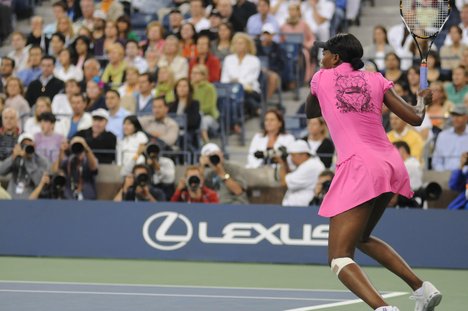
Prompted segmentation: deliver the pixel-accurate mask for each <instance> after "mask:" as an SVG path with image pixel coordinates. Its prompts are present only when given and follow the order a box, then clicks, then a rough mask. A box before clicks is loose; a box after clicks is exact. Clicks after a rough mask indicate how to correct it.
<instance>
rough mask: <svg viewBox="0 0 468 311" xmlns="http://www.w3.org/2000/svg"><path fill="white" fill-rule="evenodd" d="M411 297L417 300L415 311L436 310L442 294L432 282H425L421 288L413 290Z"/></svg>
mask: <svg viewBox="0 0 468 311" xmlns="http://www.w3.org/2000/svg"><path fill="white" fill-rule="evenodd" d="M410 299H412V300H414V301H415V302H416V306H415V307H414V311H434V308H435V306H437V305H438V304H439V303H440V301H441V300H442V294H441V293H440V292H439V290H438V289H437V288H435V286H434V285H432V283H431V282H424V283H423V285H422V286H421V288H418V289H417V290H415V291H414V292H413V296H411V297H410Z"/></svg>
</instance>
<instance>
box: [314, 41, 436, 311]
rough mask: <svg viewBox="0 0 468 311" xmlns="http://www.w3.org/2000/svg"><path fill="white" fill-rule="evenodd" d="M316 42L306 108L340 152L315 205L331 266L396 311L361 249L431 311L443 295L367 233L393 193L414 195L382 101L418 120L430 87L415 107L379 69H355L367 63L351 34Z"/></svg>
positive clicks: (363, 294)
mask: <svg viewBox="0 0 468 311" xmlns="http://www.w3.org/2000/svg"><path fill="white" fill-rule="evenodd" d="M316 44H317V45H318V47H320V48H323V59H322V69H321V70H319V71H318V72H317V73H316V74H315V75H314V76H313V78H312V81H311V84H310V95H309V96H308V98H307V105H306V113H307V117H308V118H316V117H319V116H323V117H324V119H325V120H326V122H327V125H328V127H329V130H330V135H331V137H332V139H333V142H334V144H335V146H336V149H337V154H338V161H337V164H336V175H335V177H334V178H333V181H332V183H331V186H330V190H329V191H328V193H327V195H326V196H325V198H324V201H323V203H322V205H321V207H320V210H319V215H321V216H324V217H329V218H330V232H329V238H328V247H329V250H328V260H329V264H330V266H331V269H332V271H333V272H334V273H336V274H337V276H338V278H339V279H340V281H341V282H342V283H343V284H344V285H345V286H346V287H348V288H349V289H350V290H351V291H352V292H353V293H354V294H356V295H357V296H358V297H360V298H361V299H362V300H364V302H366V303H367V304H368V305H369V306H370V307H372V308H373V309H375V310H379V311H398V310H399V309H398V308H397V307H392V306H389V305H388V303H387V302H385V301H384V299H383V298H382V296H381V295H380V294H379V292H378V291H377V290H376V289H375V288H374V286H373V285H372V284H371V283H370V281H369V280H368V278H367V277H366V275H365V274H364V272H363V271H362V270H361V268H360V267H359V265H358V264H357V263H356V262H355V261H354V260H353V258H354V252H355V249H356V248H358V249H360V250H361V251H362V252H364V253H365V254H367V255H369V256H370V257H372V258H374V259H375V260H376V261H378V262H379V263H380V264H382V265H383V266H385V267H386V268H387V269H389V270H390V271H392V272H393V273H395V274H396V275H397V276H399V277H400V278H402V279H403V280H404V281H405V282H406V283H407V284H408V285H409V286H410V287H411V288H412V289H413V291H414V293H413V296H412V298H413V299H414V300H415V301H416V308H415V310H416V311H429V310H434V307H435V306H436V305H438V304H439V303H440V300H441V299H442V295H441V294H440V292H439V291H438V290H437V289H436V288H435V287H434V286H433V285H432V284H431V283H429V282H423V281H422V280H421V279H420V278H418V276H416V274H415V273H414V272H413V271H412V270H411V268H410V267H409V266H408V265H407V264H406V262H405V261H404V260H403V259H402V258H401V257H400V256H399V255H398V254H397V252H396V251H395V250H393V249H392V248H391V247H390V246H389V245H388V244H386V243H385V242H383V241H382V240H379V239H378V238H376V237H374V236H372V235H371V234H372V231H373V229H374V228H375V226H376V225H377V223H378V221H379V219H380V218H381V217H382V215H383V213H384V211H385V208H386V207H387V204H388V203H389V201H390V199H391V198H392V196H393V195H394V194H400V195H403V196H405V197H408V198H409V197H411V196H412V195H413V192H412V191H411V187H410V182H409V177H408V173H407V171H406V169H405V166H404V164H403V161H402V160H401V158H400V156H399V154H398V151H397V150H396V148H395V147H394V146H393V145H392V144H391V143H390V142H389V140H388V138H387V135H386V134H385V130H384V128H383V126H382V116H381V112H382V105H383V103H385V105H386V106H387V107H388V108H389V109H390V110H391V111H392V112H394V113H395V114H396V115H398V116H399V117H400V118H401V119H403V120H404V121H406V122H407V123H409V124H411V125H420V124H421V122H422V120H423V118H424V113H425V105H427V104H429V103H430V101H431V100H432V93H431V92H430V91H429V90H423V91H420V92H419V94H418V102H417V104H416V105H415V106H412V105H410V104H408V103H406V102H405V101H404V100H403V99H402V98H401V97H400V96H398V95H397V94H396V93H395V91H394V89H393V83H392V82H390V81H388V80H386V79H385V78H384V77H383V76H382V75H381V74H380V73H375V72H366V71H361V70H359V69H360V68H362V67H363V66H364V64H363V62H362V60H361V57H362V55H363V49H362V45H361V43H360V42H359V40H358V39H357V38H356V37H354V36H353V35H351V34H338V35H336V36H334V37H333V38H331V39H329V40H328V41H327V42H317V43H316Z"/></svg>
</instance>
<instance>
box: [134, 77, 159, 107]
mask: <svg viewBox="0 0 468 311" xmlns="http://www.w3.org/2000/svg"><path fill="white" fill-rule="evenodd" d="M153 87H154V82H153V78H152V77H151V75H150V74H149V73H147V72H146V73H142V74H140V76H139V77H138V89H139V90H140V92H139V94H137V96H136V110H135V112H136V114H142V113H145V114H146V113H148V112H150V111H151V109H152V106H153V99H154V97H153V92H152V91H153Z"/></svg>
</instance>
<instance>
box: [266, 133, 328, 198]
mask: <svg viewBox="0 0 468 311" xmlns="http://www.w3.org/2000/svg"><path fill="white" fill-rule="evenodd" d="M288 153H289V156H290V157H291V162H292V163H293V164H294V165H295V166H296V169H294V170H291V169H290V167H289V164H288V161H286V159H285V158H283V157H281V156H276V157H275V160H276V162H277V163H278V164H280V171H279V181H280V184H281V185H282V186H285V187H286V188H287V191H286V193H285V195H284V198H283V202H282V205H283V206H309V202H310V201H311V200H312V198H313V197H314V190H315V185H316V184H317V180H318V177H319V175H320V173H321V172H322V171H323V170H324V169H325V166H324V165H323V163H322V162H321V161H320V159H319V158H317V157H315V156H312V153H311V150H310V147H309V144H308V143H307V142H306V141H304V140H302V139H301V140H296V141H295V142H293V143H292V144H291V145H289V146H288Z"/></svg>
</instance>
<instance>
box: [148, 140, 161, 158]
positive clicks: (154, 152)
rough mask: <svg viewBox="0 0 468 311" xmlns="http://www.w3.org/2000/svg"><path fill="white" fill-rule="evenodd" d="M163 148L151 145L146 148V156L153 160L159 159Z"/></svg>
mask: <svg viewBox="0 0 468 311" xmlns="http://www.w3.org/2000/svg"><path fill="white" fill-rule="evenodd" d="M160 151H161V148H159V146H158V145H157V144H149V145H148V146H146V155H147V156H148V157H150V158H151V159H154V158H157V157H158V155H159V152H160Z"/></svg>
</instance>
